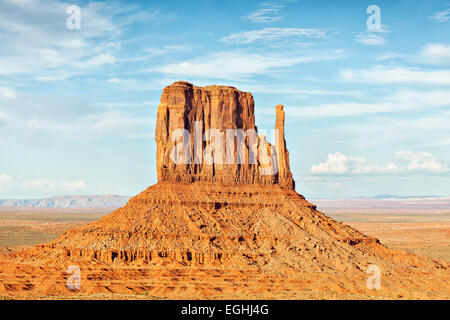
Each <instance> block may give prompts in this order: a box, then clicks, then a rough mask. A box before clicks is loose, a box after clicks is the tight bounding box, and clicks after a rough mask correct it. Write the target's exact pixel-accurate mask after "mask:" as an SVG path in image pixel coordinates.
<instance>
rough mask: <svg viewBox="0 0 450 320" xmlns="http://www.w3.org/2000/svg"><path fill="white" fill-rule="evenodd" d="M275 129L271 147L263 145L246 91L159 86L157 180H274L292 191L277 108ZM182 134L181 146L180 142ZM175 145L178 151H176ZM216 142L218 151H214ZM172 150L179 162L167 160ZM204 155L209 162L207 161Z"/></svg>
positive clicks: (181, 84)
mask: <svg viewBox="0 0 450 320" xmlns="http://www.w3.org/2000/svg"><path fill="white" fill-rule="evenodd" d="M179 129H185V130H186V131H185V134H186V135H185V136H184V137H181V136H179V138H180V139H176V140H175V139H174V137H175V135H174V133H179V132H180V131H176V130H179ZM275 129H277V130H276V135H275V140H278V143H275V146H271V145H270V144H269V143H266V140H267V139H266V137H265V136H258V129H257V127H256V126H255V103H254V101H253V96H252V95H251V94H250V93H248V92H242V91H239V90H238V89H236V88H233V87H226V86H207V87H196V86H193V85H192V84H190V83H188V82H182V81H179V82H175V83H174V84H172V85H170V86H168V87H166V88H164V91H163V94H162V96H161V104H160V105H159V107H158V116H157V125H156V135H155V140H156V144H157V157H156V159H157V172H158V181H172V182H188V183H190V182H194V181H204V182H216V183H223V184H226V185H231V184H261V185H273V184H279V185H280V186H282V187H283V188H285V189H294V180H293V178H292V174H291V172H290V169H289V153H288V151H287V149H286V141H285V140H284V111H283V106H278V107H277V109H276V125H275ZM212 135H214V137H212ZM230 137H231V139H230ZM183 138H184V144H182V143H181V142H180V140H183ZM240 138H241V139H242V140H239V139H240ZM219 139H220V140H219ZM186 140H187V141H186ZM240 141H242V144H240V143H239V142H240ZM177 146H179V148H178V149H182V148H183V147H184V150H176V149H177ZM217 146H219V149H221V150H222V152H220V150H219V151H217V150H216V149H215V147H217ZM241 147H242V149H240V148H241ZM208 149H210V150H211V152H210V153H208ZM277 149H278V150H277ZM174 150H176V151H175V153H177V152H178V153H179V155H180V157H179V158H180V161H179V163H176V162H175V161H174V159H173V153H174ZM266 152H267V153H266ZM205 154H206V156H205ZM209 154H210V155H211V156H212V157H213V158H214V161H210V159H207V157H208V155H209Z"/></svg>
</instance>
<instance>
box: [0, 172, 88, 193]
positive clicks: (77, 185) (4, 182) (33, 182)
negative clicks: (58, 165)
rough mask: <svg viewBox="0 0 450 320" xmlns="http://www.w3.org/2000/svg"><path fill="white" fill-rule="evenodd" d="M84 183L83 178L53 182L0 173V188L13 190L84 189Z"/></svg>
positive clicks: (70, 190)
mask: <svg viewBox="0 0 450 320" xmlns="http://www.w3.org/2000/svg"><path fill="white" fill-rule="evenodd" d="M85 188H86V183H85V181H84V180H75V181H68V182H54V181H50V180H48V179H45V178H42V179H26V178H20V177H15V176H12V175H10V174H6V173H2V174H0V190H1V191H3V190H8V191H10V190H14V191H39V192H44V193H45V192H48V193H54V192H56V193H58V192H74V191H80V190H84V189H85Z"/></svg>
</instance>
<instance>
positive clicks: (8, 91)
mask: <svg viewBox="0 0 450 320" xmlns="http://www.w3.org/2000/svg"><path fill="white" fill-rule="evenodd" d="M16 97H17V92H16V90H14V89H13V88H9V87H0V99H8V100H11V99H15V98H16Z"/></svg>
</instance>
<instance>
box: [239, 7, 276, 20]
mask: <svg viewBox="0 0 450 320" xmlns="http://www.w3.org/2000/svg"><path fill="white" fill-rule="evenodd" d="M281 8H283V6H281V5H279V4H274V3H263V4H262V5H261V6H260V8H259V9H258V10H256V11H253V12H251V13H250V14H248V15H246V16H244V17H243V18H244V19H246V20H249V21H251V22H254V23H272V22H276V21H279V20H281V18H282V17H281V14H280V9H281Z"/></svg>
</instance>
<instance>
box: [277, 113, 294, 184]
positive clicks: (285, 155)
mask: <svg viewBox="0 0 450 320" xmlns="http://www.w3.org/2000/svg"><path fill="white" fill-rule="evenodd" d="M283 109H284V106H283V105H282V104H279V105H277V107H276V120H275V130H276V132H277V137H276V138H277V139H278V141H277V142H276V145H277V150H276V152H277V157H278V184H279V185H280V186H282V187H283V188H285V189H294V188H295V182H294V179H293V178H292V173H291V170H290V167H289V151H288V150H287V149H286V139H285V138H284V119H285V113H284V110H283Z"/></svg>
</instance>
